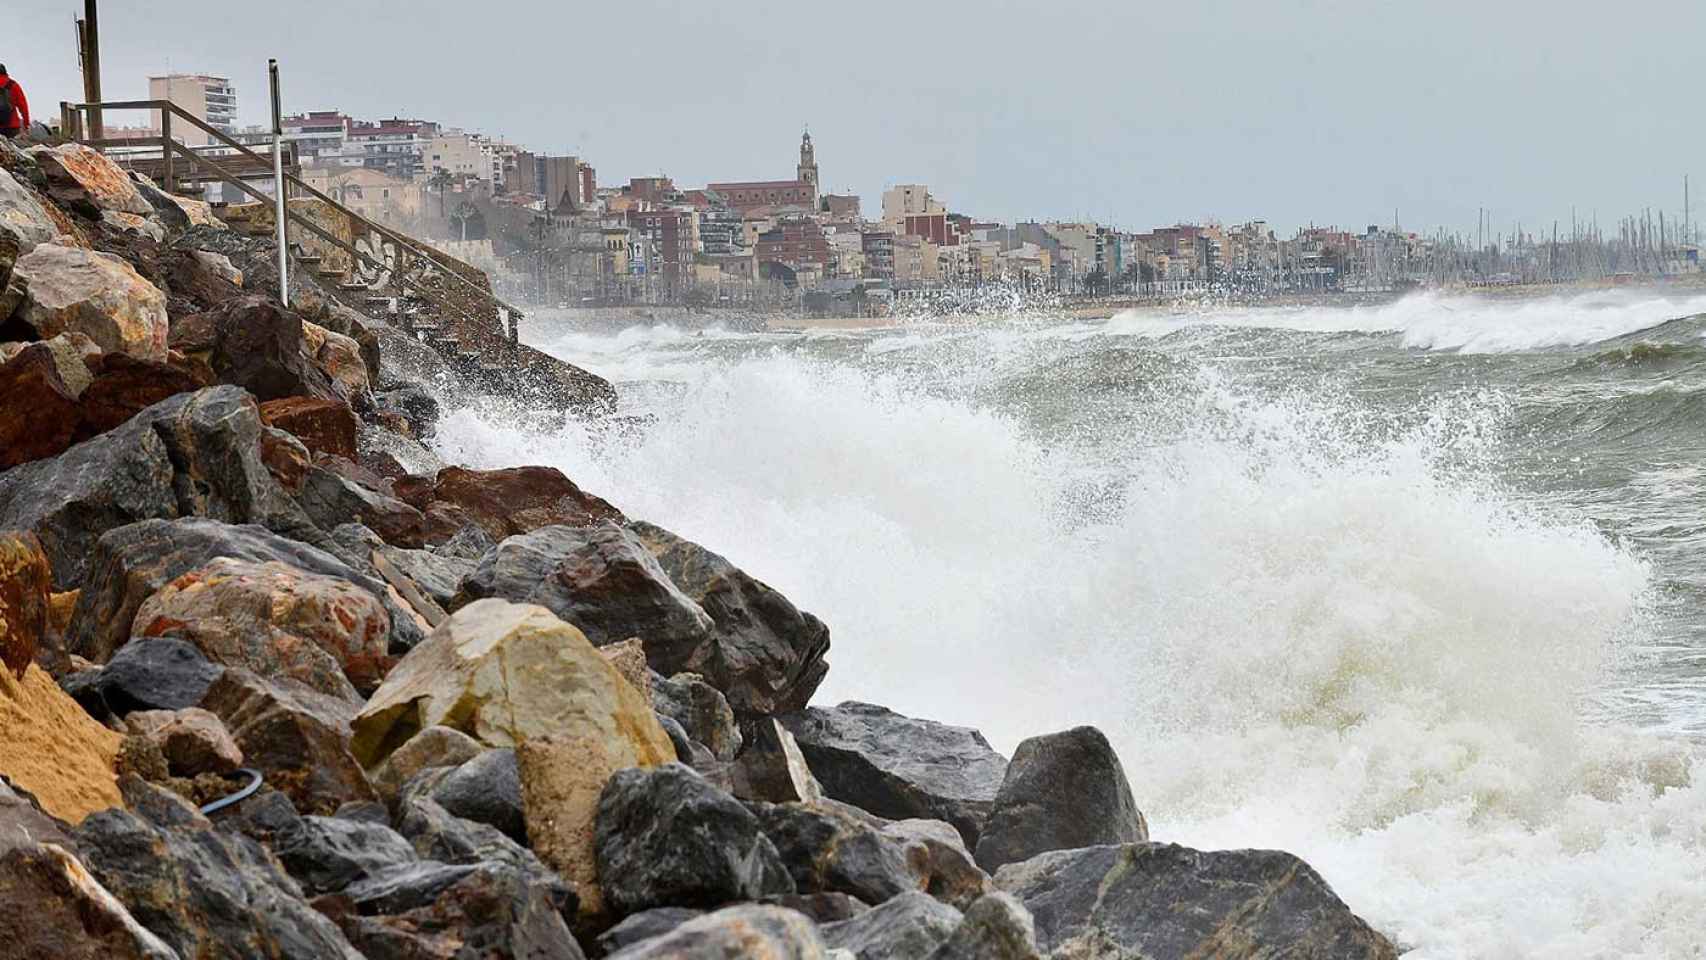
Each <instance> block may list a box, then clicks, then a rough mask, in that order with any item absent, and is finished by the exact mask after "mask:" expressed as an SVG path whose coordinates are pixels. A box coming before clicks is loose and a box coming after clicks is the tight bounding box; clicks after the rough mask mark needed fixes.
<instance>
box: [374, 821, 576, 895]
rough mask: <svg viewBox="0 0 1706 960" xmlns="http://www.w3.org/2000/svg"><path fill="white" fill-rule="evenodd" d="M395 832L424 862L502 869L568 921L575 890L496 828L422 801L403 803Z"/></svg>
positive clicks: (530, 852) (524, 848)
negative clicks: (515, 873)
mask: <svg viewBox="0 0 1706 960" xmlns="http://www.w3.org/2000/svg"><path fill="white" fill-rule="evenodd" d="M397 830H398V832H400V833H401V834H402V835H403V836H405V837H407V838H408V840H409V842H410V843H411V844H412V845H413V846H414V848H415V852H416V853H417V854H419V855H420V856H421V858H422V859H425V860H437V861H440V862H442V863H464V864H466V863H484V862H495V863H503V864H507V865H509V866H511V867H514V868H515V869H517V870H519V871H520V872H521V874H522V875H523V876H525V877H527V878H528V880H529V881H530V882H532V883H534V884H535V885H538V886H539V887H540V888H541V889H543V890H545V891H546V893H547V894H549V895H550V897H551V901H552V902H553V903H555V904H556V905H557V909H558V910H559V912H561V913H562V914H563V919H564V920H572V919H573V918H574V917H575V914H576V911H577V909H578V908H579V904H580V900H579V897H578V896H577V894H576V892H575V889H574V888H573V887H571V886H569V884H567V883H566V882H564V881H563V879H562V878H561V877H559V876H557V875H556V874H555V873H553V872H552V871H551V869H550V868H549V867H547V866H545V863H544V862H543V861H542V860H540V859H539V858H538V857H537V856H534V854H533V851H531V850H529V849H527V848H526V847H525V846H523V845H521V844H519V843H516V842H515V841H514V840H511V839H510V838H509V837H506V836H504V835H503V833H502V832H500V831H499V830H498V829H497V828H496V827H492V826H489V825H487V824H484V823H475V822H474V821H472V820H464V819H462V818H461V817H458V816H455V815H453V814H451V813H450V812H449V811H448V810H445V809H444V808H443V807H441V806H439V805H438V804H437V803H434V802H433V801H432V800H430V799H428V798H426V797H414V798H411V799H409V800H407V801H405V802H404V803H403V807H402V811H401V813H400V814H399V815H398V817H397Z"/></svg>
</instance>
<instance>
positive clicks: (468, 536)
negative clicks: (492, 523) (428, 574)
mask: <svg viewBox="0 0 1706 960" xmlns="http://www.w3.org/2000/svg"><path fill="white" fill-rule="evenodd" d="M497 545H498V542H497V541H496V540H493V539H492V535H491V534H489V533H487V532H486V528H485V527H482V526H480V525H479V524H477V523H469V524H467V525H466V526H463V527H460V528H458V529H457V530H456V532H455V533H453V534H451V535H450V536H449V537H448V538H446V539H445V540H444V541H443V542H442V543H439V544H438V545H437V546H434V547H433V548H432V552H433V553H434V554H436V555H438V556H440V557H445V558H451V559H456V560H466V561H468V563H469V564H470V566H469V568H468V569H469V571H470V572H472V570H473V566H472V565H473V564H477V563H479V562H480V558H481V557H484V556H485V555H486V554H487V553H490V552H491V551H492V549H493V548H495V547H496V546H497ZM458 582H459V583H460V581H458Z"/></svg>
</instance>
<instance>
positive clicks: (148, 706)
mask: <svg viewBox="0 0 1706 960" xmlns="http://www.w3.org/2000/svg"><path fill="white" fill-rule="evenodd" d="M221 672H222V669H221V668H220V667H217V666H214V665H213V664H212V663H210V662H209V661H208V659H207V657H206V656H205V655H204V654H203V653H202V652H201V651H200V650H199V649H197V648H196V646H195V645H194V644H191V643H186V642H185V641H183V640H178V639H174V638H171V637H159V638H155V639H143V640H136V641H133V642H131V643H127V644H125V645H124V646H123V647H120V648H119V651H118V652H117V653H115V654H113V658H112V660H110V661H108V663H107V665H106V666H104V667H101V668H99V669H97V670H94V671H91V672H90V674H89V676H88V679H87V680H86V681H85V683H84V684H83V685H82V686H81V687H80V688H79V690H78V692H76V693H74V694H73V695H74V696H75V697H77V700H78V702H79V703H81V704H82V705H83V708H84V709H85V710H88V711H89V713H90V715H91V716H94V717H97V718H104V717H106V716H107V715H108V714H109V713H110V714H112V715H115V716H120V717H122V716H124V715H126V714H129V713H132V712H134V711H137V710H181V709H183V708H185V707H193V706H195V705H196V704H198V703H200V702H201V698H202V697H203V696H204V695H206V693H207V688H208V687H209V686H211V685H212V684H213V681H214V679H215V678H217V677H218V676H219V674H220V673H221Z"/></svg>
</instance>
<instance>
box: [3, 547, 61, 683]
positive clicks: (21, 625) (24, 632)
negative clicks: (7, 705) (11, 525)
mask: <svg viewBox="0 0 1706 960" xmlns="http://www.w3.org/2000/svg"><path fill="white" fill-rule="evenodd" d="M52 586H53V570H52V569H51V568H50V567H49V566H48V563H47V554H45V553H43V552H42V548H41V541H40V540H38V539H36V535H35V534H33V533H22V532H19V531H16V530H0V668H4V669H6V670H9V671H11V673H12V676H14V677H16V678H17V679H19V680H22V679H23V678H24V670H25V669H26V668H27V667H29V665H30V664H31V663H34V662H35V658H36V647H37V645H38V644H40V643H41V641H42V638H43V636H44V635H45V634H46V632H47V609H48V594H49V593H50V591H51V588H52Z"/></svg>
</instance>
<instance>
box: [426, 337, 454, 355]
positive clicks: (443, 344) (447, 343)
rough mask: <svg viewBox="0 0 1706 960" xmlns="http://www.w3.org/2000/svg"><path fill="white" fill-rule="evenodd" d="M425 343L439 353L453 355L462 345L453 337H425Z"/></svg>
mask: <svg viewBox="0 0 1706 960" xmlns="http://www.w3.org/2000/svg"><path fill="white" fill-rule="evenodd" d="M426 342H427V343H428V344H430V345H432V347H433V348H435V349H436V350H438V351H439V352H440V353H454V352H456V348H457V347H459V346H461V345H462V341H460V340H458V339H456V338H455V337H427V338H426Z"/></svg>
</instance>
